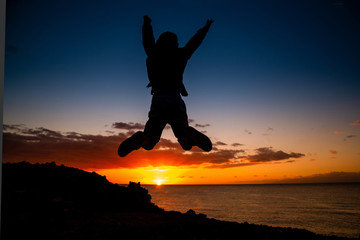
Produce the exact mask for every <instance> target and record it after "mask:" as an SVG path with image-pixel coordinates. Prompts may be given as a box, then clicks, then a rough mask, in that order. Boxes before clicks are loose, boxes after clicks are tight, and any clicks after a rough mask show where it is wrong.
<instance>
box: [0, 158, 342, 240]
mask: <svg viewBox="0 0 360 240" xmlns="http://www.w3.org/2000/svg"><path fill="white" fill-rule="evenodd" d="M2 191H3V192H2V222H1V224H2V226H1V231H2V232H1V239H3V240H8V239H34V240H37V239H64V240H65V239H66V240H67V239H146V240H147V239H203V240H205V239H264V240H265V239H266V240H271V239H292V240H293V239H302V240H303V239H316V240H317V239H334V240H335V239H347V238H338V237H333V236H332V237H330V236H321V235H316V234H314V233H312V232H309V231H307V230H299V229H292V228H274V227H268V226H263V225H253V224H247V223H236V222H225V221H219V220H216V219H209V218H207V217H206V216H205V215H203V214H196V213H195V212H194V211H192V210H189V211H188V212H187V213H184V214H182V213H179V212H167V211H164V210H163V209H160V208H159V207H157V206H156V205H154V204H153V203H152V202H151V196H150V195H149V194H148V192H147V190H146V189H144V188H142V187H141V186H140V184H136V183H130V184H129V186H128V187H121V186H118V185H116V184H113V183H110V182H109V181H107V180H106V178H105V177H102V176H100V175H98V174H96V173H89V172H85V171H82V170H79V169H75V168H69V167H65V166H57V165H55V164H54V163H46V164H30V163H26V162H21V163H14V164H9V163H7V164H3V186H2Z"/></svg>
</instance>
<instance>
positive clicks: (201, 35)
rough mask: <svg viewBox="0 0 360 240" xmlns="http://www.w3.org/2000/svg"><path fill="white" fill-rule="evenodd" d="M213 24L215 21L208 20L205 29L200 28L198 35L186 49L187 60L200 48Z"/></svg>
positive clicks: (190, 41)
mask: <svg viewBox="0 0 360 240" xmlns="http://www.w3.org/2000/svg"><path fill="white" fill-rule="evenodd" d="M213 22H214V20H212V19H208V20H207V21H206V24H205V26H204V27H203V28H200V29H199V30H198V31H197V33H196V34H195V35H194V36H193V37H192V38H191V39H190V40H189V42H188V43H187V44H186V45H185V47H184V49H185V51H186V56H187V58H190V57H191V55H192V54H193V53H194V52H195V50H196V49H197V48H198V47H199V46H200V44H201V43H202V41H203V40H204V38H205V36H206V33H207V32H208V31H209V28H210V26H211V24H212V23H213Z"/></svg>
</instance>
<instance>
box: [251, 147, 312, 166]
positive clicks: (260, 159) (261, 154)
mask: <svg viewBox="0 0 360 240" xmlns="http://www.w3.org/2000/svg"><path fill="white" fill-rule="evenodd" d="M256 152H257V154H255V155H249V156H247V157H246V159H247V160H249V162H251V163H264V162H272V161H281V160H286V159H290V158H300V157H303V156H305V155H304V154H302V153H294V152H291V153H285V152H283V151H274V150H272V148H258V149H256Z"/></svg>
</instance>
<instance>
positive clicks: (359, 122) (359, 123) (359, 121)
mask: <svg viewBox="0 0 360 240" xmlns="http://www.w3.org/2000/svg"><path fill="white" fill-rule="evenodd" d="M351 125H360V120H357V121H355V122H353V123H351Z"/></svg>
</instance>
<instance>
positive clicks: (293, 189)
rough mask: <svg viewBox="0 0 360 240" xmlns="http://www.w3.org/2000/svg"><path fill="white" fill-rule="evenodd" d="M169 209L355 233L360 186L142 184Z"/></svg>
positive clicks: (359, 229) (357, 232)
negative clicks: (190, 210)
mask: <svg viewBox="0 0 360 240" xmlns="http://www.w3.org/2000/svg"><path fill="white" fill-rule="evenodd" d="M143 187H145V188H146V189H148V191H149V193H150V194H151V196H152V202H154V203H155V204H156V205H158V206H159V207H161V208H163V209H165V210H167V211H170V210H174V211H180V212H186V211H188V210H189V209H193V210H194V211H195V212H196V213H204V214H206V215H207V216H208V217H210V218H216V219H219V220H226V221H236V222H240V223H241V222H245V221H247V222H248V223H254V224H266V225H269V226H279V227H293V228H303V229H307V230H310V231H312V232H315V233H318V234H326V235H336V236H345V237H353V238H357V237H359V235H360V184H304V185H205V186H204V185H190V186H189V185H185V186H184V185H163V186H152V185H146V186H143Z"/></svg>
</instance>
